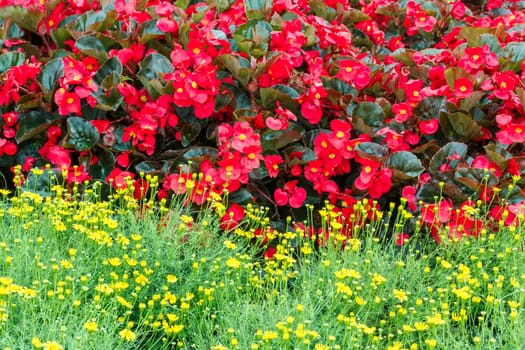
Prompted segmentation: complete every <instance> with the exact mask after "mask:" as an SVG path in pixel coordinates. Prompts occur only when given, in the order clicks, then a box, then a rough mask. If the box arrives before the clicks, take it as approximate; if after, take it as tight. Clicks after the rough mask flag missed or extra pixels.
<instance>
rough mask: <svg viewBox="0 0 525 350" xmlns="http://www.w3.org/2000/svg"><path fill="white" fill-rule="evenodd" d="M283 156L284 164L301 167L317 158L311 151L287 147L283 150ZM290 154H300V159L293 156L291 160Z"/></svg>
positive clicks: (298, 147) (297, 147)
mask: <svg viewBox="0 0 525 350" xmlns="http://www.w3.org/2000/svg"><path fill="white" fill-rule="evenodd" d="M283 154H284V158H285V160H286V164H288V165H295V164H300V165H303V164H306V163H308V162H310V161H312V160H315V159H317V156H316V155H315V152H314V151H313V150H312V149H310V148H308V147H303V146H290V147H287V148H285V149H284V151H283ZM292 154H301V155H302V156H301V157H300V158H297V157H295V156H294V157H293V158H292Z"/></svg>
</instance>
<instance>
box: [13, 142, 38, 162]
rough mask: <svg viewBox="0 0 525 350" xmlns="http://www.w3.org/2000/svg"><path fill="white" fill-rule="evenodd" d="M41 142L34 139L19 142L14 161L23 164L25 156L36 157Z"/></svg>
mask: <svg viewBox="0 0 525 350" xmlns="http://www.w3.org/2000/svg"><path fill="white" fill-rule="evenodd" d="M43 144H44V142H43V141H40V140H34V139H33V140H30V141H28V142H24V143H22V144H19V145H18V149H17V152H16V163H17V164H24V162H25V161H26V158H27V157H31V158H38V151H39V150H40V148H42V146H43Z"/></svg>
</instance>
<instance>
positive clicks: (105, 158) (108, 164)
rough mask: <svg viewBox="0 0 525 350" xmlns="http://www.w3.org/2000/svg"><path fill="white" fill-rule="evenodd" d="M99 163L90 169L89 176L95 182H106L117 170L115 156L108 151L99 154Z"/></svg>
mask: <svg viewBox="0 0 525 350" xmlns="http://www.w3.org/2000/svg"><path fill="white" fill-rule="evenodd" d="M97 158H98V163H97V164H95V165H92V166H90V167H89V168H88V173H89V175H90V176H91V177H92V178H93V179H95V180H103V181H105V180H106V178H107V177H108V175H109V173H110V172H111V171H112V170H113V169H114V168H115V156H114V155H113V153H111V152H110V151H107V150H104V149H103V150H101V151H99V152H97Z"/></svg>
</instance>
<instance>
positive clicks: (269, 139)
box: [261, 123, 304, 151]
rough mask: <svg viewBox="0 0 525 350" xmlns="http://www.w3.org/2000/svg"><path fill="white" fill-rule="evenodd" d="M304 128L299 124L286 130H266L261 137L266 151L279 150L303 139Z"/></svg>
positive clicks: (291, 125) (291, 124) (292, 125)
mask: <svg viewBox="0 0 525 350" xmlns="http://www.w3.org/2000/svg"><path fill="white" fill-rule="evenodd" d="M303 135H304V128H303V127H302V126H300V125H299V124H295V123H290V125H289V126H288V129H286V130H266V131H264V132H263V133H262V135H261V141H262V146H263V149H264V150H265V151H268V150H277V149H280V148H283V147H284V146H287V145H289V144H291V143H294V142H296V141H299V140H301V139H302V138H303Z"/></svg>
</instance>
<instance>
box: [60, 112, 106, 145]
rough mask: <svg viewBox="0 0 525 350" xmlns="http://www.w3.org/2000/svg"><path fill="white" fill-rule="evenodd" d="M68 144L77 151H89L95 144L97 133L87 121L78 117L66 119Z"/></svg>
mask: <svg viewBox="0 0 525 350" xmlns="http://www.w3.org/2000/svg"><path fill="white" fill-rule="evenodd" d="M67 131H68V134H69V137H68V143H69V144H71V145H73V146H74V147H75V149H76V150H77V151H84V150H87V149H90V148H91V147H93V146H95V145H96V144H97V141H98V138H99V133H98V130H97V128H95V127H94V126H93V124H91V123H90V122H89V121H88V120H85V119H83V118H79V117H69V118H68V119H67Z"/></svg>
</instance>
